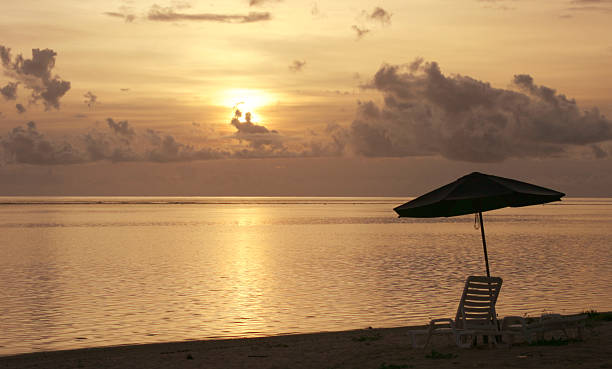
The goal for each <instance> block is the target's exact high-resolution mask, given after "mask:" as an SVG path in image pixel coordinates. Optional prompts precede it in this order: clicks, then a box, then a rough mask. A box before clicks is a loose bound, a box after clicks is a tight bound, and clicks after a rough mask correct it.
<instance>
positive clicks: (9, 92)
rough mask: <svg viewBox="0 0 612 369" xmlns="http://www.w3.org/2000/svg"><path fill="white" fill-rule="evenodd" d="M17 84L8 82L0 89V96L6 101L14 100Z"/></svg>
mask: <svg viewBox="0 0 612 369" xmlns="http://www.w3.org/2000/svg"><path fill="white" fill-rule="evenodd" d="M17 85H19V83H17V82H9V83H8V84H7V85H6V86H4V87H2V88H0V95H2V97H4V98H5V99H6V100H16V99H17Z"/></svg>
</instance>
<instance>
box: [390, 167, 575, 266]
mask: <svg viewBox="0 0 612 369" xmlns="http://www.w3.org/2000/svg"><path fill="white" fill-rule="evenodd" d="M563 196H565V194H564V193H562V192H558V191H554V190H551V189H548V188H544V187H540V186H536V185H533V184H529V183H525V182H521V181H517V180H514V179H509V178H503V177H497V176H493V175H489V174H483V173H479V172H474V173H471V174H468V175H466V176H463V177H461V178H459V179H457V180H456V181H454V182H452V183H449V184H447V185H445V186H442V187H440V188H438V189H435V190H433V191H431V192H428V193H426V194H424V195H422V196H420V197H417V198H416V199H414V200H412V201H409V202H407V203H405V204H403V205H400V206H398V207H396V208H395V209H393V210H395V212H396V213H397V214H398V215H399V216H400V218H401V217H412V218H437V217H453V216H457V215H465V214H478V218H479V220H480V233H481V236H482V247H483V249H484V257H485V265H486V267H487V277H490V274H489V257H488V256H487V242H486V240H485V231H484V225H483V223H482V212H483V211H488V210H494V209H500V208H505V207H521V206H528V205H536V204H545V203H547V202H552V201H559V200H561V197H563Z"/></svg>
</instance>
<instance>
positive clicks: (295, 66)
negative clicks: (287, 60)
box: [289, 60, 306, 72]
mask: <svg viewBox="0 0 612 369" xmlns="http://www.w3.org/2000/svg"><path fill="white" fill-rule="evenodd" d="M304 66H306V61H305V60H302V61H300V60H294V61H293V63H291V65H290V66H289V70H290V71H292V72H299V71H301V70H302V69H304Z"/></svg>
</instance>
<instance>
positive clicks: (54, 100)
mask: <svg viewBox="0 0 612 369" xmlns="http://www.w3.org/2000/svg"><path fill="white" fill-rule="evenodd" d="M10 51H11V49H10V48H7V47H5V46H2V45H0V59H1V60H2V66H3V68H4V74H5V75H6V76H8V77H10V78H13V79H14V80H16V81H18V82H20V83H22V84H23V86H24V87H25V88H26V89H29V90H31V91H32V95H31V99H32V102H36V101H38V100H42V101H43V103H44V105H45V109H46V110H49V109H51V108H55V109H59V107H60V103H59V100H60V98H61V97H62V96H64V95H65V94H66V92H68V90H70V82H68V81H64V80H62V79H61V78H60V77H59V76H57V75H53V74H52V73H53V68H54V67H55V56H56V55H57V53H56V52H55V51H53V50H51V49H43V50H41V49H32V59H25V58H24V57H23V56H22V55H21V54H19V55H17V56H16V57H15V58H14V60H13V58H12V57H11V53H10Z"/></svg>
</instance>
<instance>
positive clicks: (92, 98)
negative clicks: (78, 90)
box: [83, 91, 98, 109]
mask: <svg viewBox="0 0 612 369" xmlns="http://www.w3.org/2000/svg"><path fill="white" fill-rule="evenodd" d="M83 97H84V98H85V100H84V101H83V102H84V103H85V104H86V105H87V107H88V108H90V109H91V108H93V107H94V105H95V104H96V103H97V102H98V96H96V95H94V94H93V92H91V91H87V93H86V94H85V95H83Z"/></svg>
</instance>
